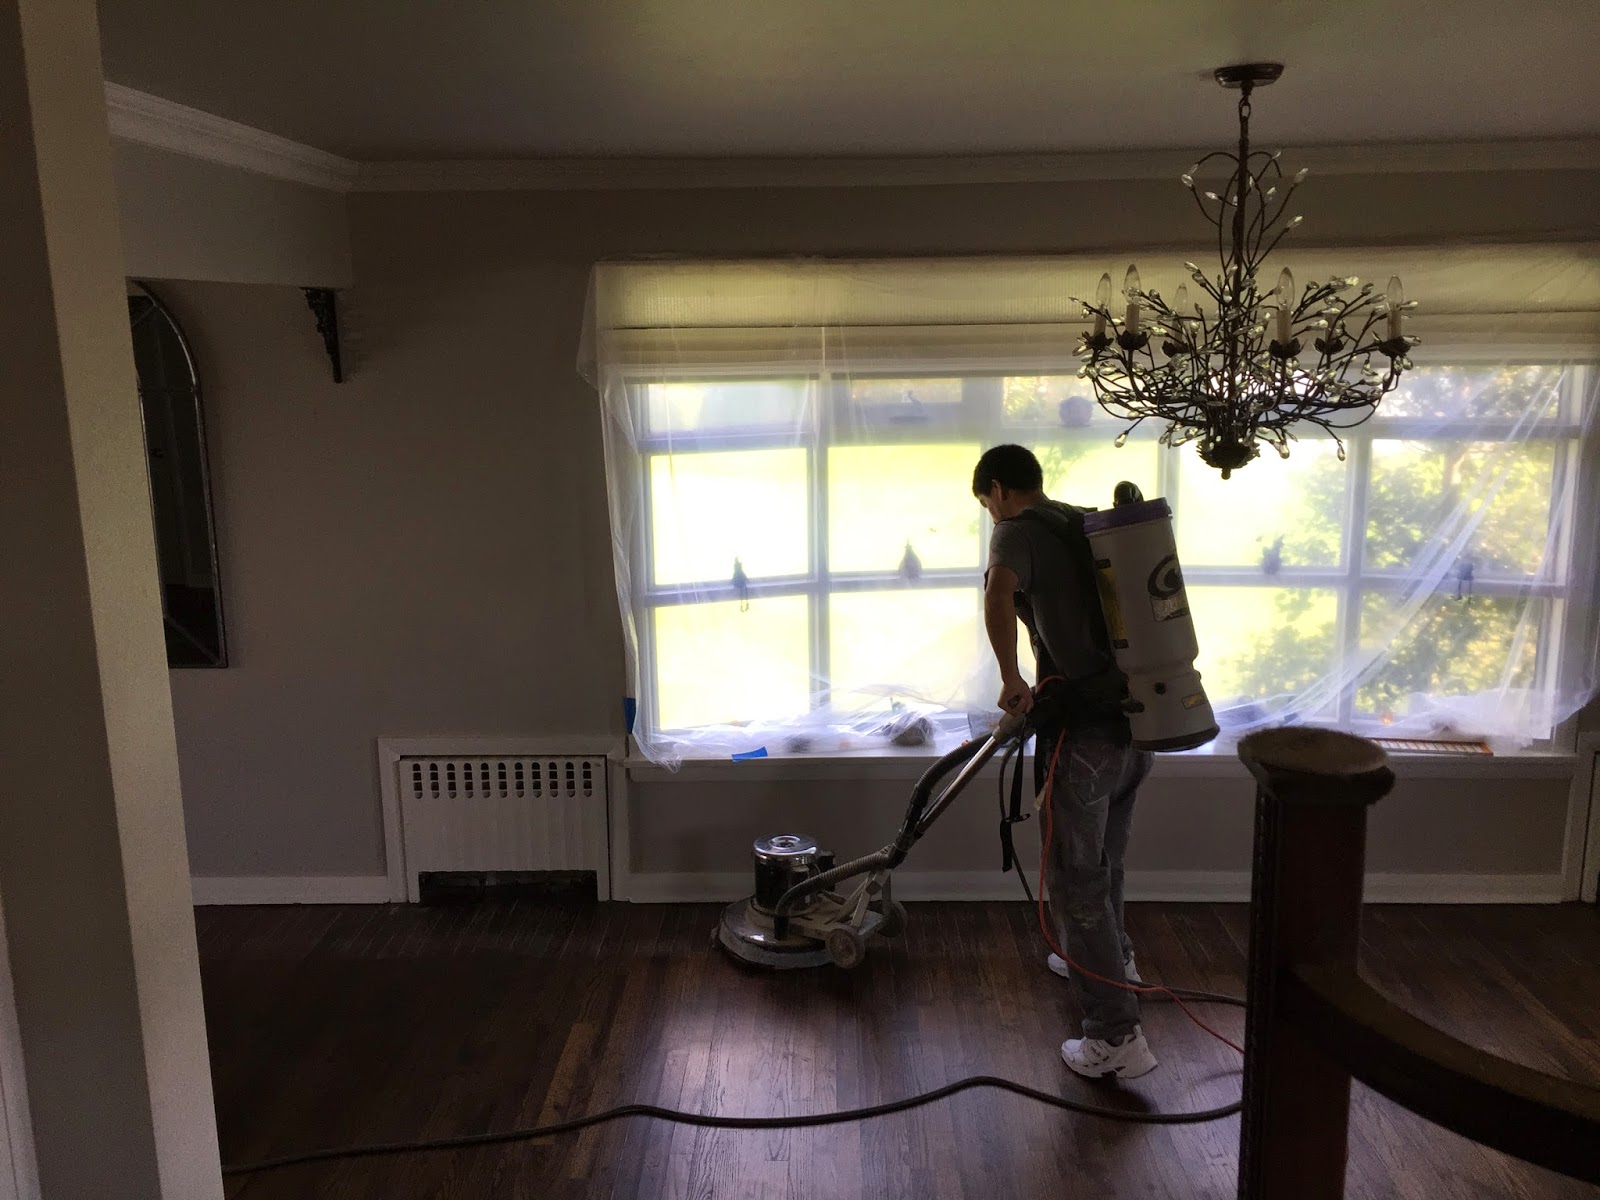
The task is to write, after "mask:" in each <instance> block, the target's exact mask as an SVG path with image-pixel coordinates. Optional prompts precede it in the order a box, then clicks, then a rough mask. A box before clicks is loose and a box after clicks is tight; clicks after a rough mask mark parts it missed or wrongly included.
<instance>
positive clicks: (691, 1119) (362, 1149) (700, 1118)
mask: <svg viewBox="0 0 1600 1200" xmlns="http://www.w3.org/2000/svg"><path fill="white" fill-rule="evenodd" d="M1173 992H1174V994H1176V995H1177V996H1178V997H1180V998H1182V999H1184V1000H1190V1001H1194V1002H1197V1003H1212V1004H1231V1005H1234V1006H1236V1007H1239V1008H1243V1007H1244V1001H1243V1000H1242V999H1240V998H1239V997H1238V996H1226V995H1223V994H1221V993H1219V992H1197V991H1189V990H1187V989H1184V988H1174V989H1173ZM1152 998H1154V997H1152ZM974 1088H995V1089H998V1090H1000V1091H1004V1092H1012V1093H1014V1094H1016V1095H1018V1096H1025V1097H1027V1098H1028V1099H1029V1100H1037V1101H1038V1102H1039V1103H1041V1104H1048V1105H1051V1106H1052V1107H1054V1108H1062V1109H1066V1110H1067V1111H1068V1112H1075V1113H1079V1114H1080V1115H1082V1116H1088V1117H1102V1118H1104V1119H1105V1120H1108V1121H1124V1122H1128V1123H1130V1124H1135V1125H1198V1124H1201V1123H1203V1122H1206V1121H1220V1120H1222V1119H1224V1118H1226V1117H1231V1116H1234V1115H1236V1114H1237V1113H1238V1112H1239V1110H1240V1109H1241V1108H1242V1107H1243V1102H1242V1101H1238V1100H1236V1101H1234V1102H1233V1103H1232V1104H1224V1105H1222V1106H1221V1107H1220V1108H1206V1109H1200V1110H1198V1111H1195V1112H1180V1113H1165V1112H1139V1111H1136V1110H1131V1109H1125V1108H1113V1107H1110V1106H1108V1105H1104V1104H1090V1103H1088V1102H1086V1101H1083V1100H1069V1099H1068V1098H1067V1097H1065V1096H1057V1095H1055V1094H1054V1093H1051V1092H1045V1091H1040V1090H1039V1089H1038V1088H1033V1087H1029V1086H1028V1085H1027V1084H1024V1083H1017V1082H1016V1081H1015V1080H1012V1079H1001V1078H1000V1077H999V1076H997V1075H969V1076H967V1078H965V1079H958V1080H956V1081H955V1082H954V1083H947V1084H945V1085H944V1086H943V1087H937V1088H933V1089H932V1090H930V1091H926V1092H919V1093H917V1094H916V1095H915V1096H907V1097H906V1098H904V1099H902V1100H889V1101H886V1102H885V1103H883V1104H869V1105H867V1106H865V1107H863V1108H846V1109H841V1110H839V1111H837V1112H824V1113H808V1114H806V1115H804V1116H797V1117H727V1116H719V1115H717V1114H714V1113H695V1112H683V1111H680V1110H678V1109H675V1108H662V1107H661V1106H659V1105H656V1104H622V1105H618V1106H617V1107H616V1108H608V1109H606V1110H605V1111H603V1112H597V1113H591V1114H589V1115H588V1116H584V1117H574V1118H572V1119H571V1120H570V1121H554V1122H551V1123H550V1124H548V1125H533V1126H529V1127H528V1128H525V1129H507V1130H502V1131H500V1132H497V1133H468V1134H461V1135H458V1136H456V1137H445V1138H432V1139H429V1140H426V1141H413V1142H380V1143H376V1144H373V1145H370V1146H337V1147H331V1148H329V1149H325V1150H307V1151H305V1152H303V1153H301V1154H286V1155H284V1156H283V1157H281V1158H269V1159H264V1160H262V1161H261V1162H254V1163H237V1164H235V1165H233V1166H225V1167H223V1168H222V1173H223V1174H224V1175H227V1176H235V1175H256V1174H260V1173H261V1172H263V1171H276V1170H280V1169H282V1168H284V1167H297V1166H303V1165H306V1164H308V1163H319V1162H332V1161H334V1160H336V1159H347V1158H378V1157H382V1156H387V1155H393V1154H417V1153H421V1152H423V1151H428V1150H465V1149H471V1148H473V1147H477V1146H499V1145H504V1144H506V1143H508V1142H527V1141H533V1140H535V1139H538V1138H547V1137H555V1136H557V1135H558V1134H563V1133H575V1132H577V1131H578V1130H580V1129H588V1128H589V1127H591V1126H593V1125H603V1124H605V1123H607V1122H609V1121H620V1120H622V1119H624V1118H626V1117H652V1118H654V1119H656V1120H658V1121H670V1122H672V1123H673V1124H676V1125H698V1126H701V1127H703V1128H707V1129H806V1128H811V1127H814V1126H818V1125H843V1124H846V1123H848V1122H851V1121H868V1120H871V1119H872V1118H874V1117H886V1116H889V1115H890V1114H891V1113H899V1112H905V1111H907V1110H908V1109H913V1108H920V1107H921V1106H922V1105H924V1104H932V1103H934V1102H935V1101H937V1100H944V1099H947V1098H949V1097H951V1096H954V1095H956V1094H958V1093H960V1092H966V1091H971V1090H972V1089H974Z"/></svg>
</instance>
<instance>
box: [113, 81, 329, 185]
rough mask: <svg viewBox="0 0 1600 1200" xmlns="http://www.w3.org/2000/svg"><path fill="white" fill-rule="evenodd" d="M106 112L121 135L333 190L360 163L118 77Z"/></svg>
mask: <svg viewBox="0 0 1600 1200" xmlns="http://www.w3.org/2000/svg"><path fill="white" fill-rule="evenodd" d="M106 114H107V116H108V118H109V120H110V125H111V136H112V137H116V138H121V139H122V140H123V141H126V142H137V143H139V144H140V145H144V146H154V147H156V148H157V149H160V150H171V151H173V152H175V153H178V154H184V155H187V156H189V157H190V158H198V159H201V160H203V161H205V162H213V163H217V164H219V165H221V166H226V167H236V168H238V169H239V170H241V171H250V172H252V173H254V174H257V175H267V176H271V177H272V178H274V179H284V180H288V181H289V182H291V183H304V184H310V185H311V186H312V187H319V188H326V189H328V190H329V191H335V192H347V191H349V190H350V187H351V184H353V183H354V182H355V179H356V174H357V171H358V170H359V167H360V164H359V163H357V162H355V161H354V160H352V159H348V158H341V157H340V156H339V155H337V154H329V153H328V152H327V151H326V150H318V149H317V148H316V147H314V146H307V145H304V144H302V143H300V142H294V141H290V140H289V139H288V138H284V137H279V136H278V135H277V134H275V133H267V132H266V131H265V130H262V129H256V128H254V127H252V126H250V125H241V124H239V122H237V121H230V120H228V119H226V118H225V117H217V116H213V115H212V114H211V113H208V112H202V111H201V110H200V109H198V108H190V107H189V106H188V105H185V104H175V103H174V102H173V101H171V100H163V99H161V97H159V96H152V95H150V94H149V93H148V92H140V91H136V90H134V89H133V88H129V87H123V86H122V85H121V84H117V83H107V84H106Z"/></svg>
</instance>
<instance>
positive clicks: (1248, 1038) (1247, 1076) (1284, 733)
mask: <svg viewBox="0 0 1600 1200" xmlns="http://www.w3.org/2000/svg"><path fill="white" fill-rule="evenodd" d="M1239 757H1240V759H1241V760H1243V762H1244V764H1245V766H1246V767H1248V768H1249V770H1250V773H1251V774H1252V775H1254V776H1255V778H1256V783H1257V787H1256V832H1255V837H1256V842H1255V862H1254V873H1253V878H1252V885H1251V911H1250V978H1249V1014H1248V1016H1247V1018H1246V1026H1245V1050H1246V1054H1245V1071H1244V1114H1243V1120H1242V1121H1241V1123H1240V1131H1239V1196H1240V1197H1241V1200H1337V1198H1339V1197H1342V1196H1343V1195H1344V1176H1345V1165H1346V1158H1347V1155H1348V1152H1349V1144H1348V1131H1349V1118H1350V1080H1351V1079H1352V1078H1355V1079H1359V1080H1361V1081H1362V1082H1363V1083H1365V1084H1367V1085H1368V1086H1369V1087H1371V1088H1373V1089H1375V1090H1376V1091H1378V1092H1380V1093H1381V1094H1383V1095H1385V1096H1387V1097H1389V1098H1390V1099H1391V1100H1394V1101H1396V1102H1397V1103H1399V1104H1401V1105H1404V1106H1405V1107H1406V1108H1408V1109H1410V1110H1412V1111H1413V1112H1415V1113H1417V1114H1419V1115H1420V1116H1422V1117H1424V1118H1426V1119H1427V1120H1430V1121H1433V1122H1434V1123H1435V1124H1438V1125H1442V1126H1444V1127H1445V1128H1447V1129H1451V1130H1454V1131H1455V1132H1456V1133H1459V1134H1463V1135H1465V1136H1466V1137H1469V1138H1472V1139H1473V1140H1475V1141H1478V1142H1481V1143H1483V1144H1484V1145H1486V1146H1491V1147H1493V1148H1495V1149H1497V1150H1502V1151H1505V1152H1506V1153H1508V1154H1512V1155H1515V1156H1517V1157H1518V1158H1522V1159H1526V1160H1527V1161H1529V1162H1532V1163H1536V1164H1538V1165H1539V1166H1542V1167H1547V1168H1549V1169H1551V1170H1555V1171H1560V1172H1562V1173H1564V1174H1567V1175H1571V1176H1574V1177H1576V1178H1579V1179H1584V1180H1588V1181H1589V1182H1592V1183H1600V1088H1593V1087H1587V1086H1584V1085H1582V1084H1576V1083H1572V1082H1571V1081H1569V1080H1565V1079H1558V1078H1556V1077H1555V1076H1552V1075H1546V1074H1544V1073H1543V1072H1540V1071H1536V1070H1534V1069H1533V1068H1531V1067H1525V1066H1520V1065H1518V1064H1516V1063H1510V1062H1506V1061H1505V1060H1503V1059H1500V1058H1497V1057H1495V1056H1494V1055H1492V1054H1486V1053H1484V1052H1482V1051H1480V1050H1477V1049H1475V1048H1474V1047H1472V1046H1469V1045H1466V1044H1465V1043H1463V1042H1460V1041H1457V1040H1456V1039H1455V1038H1452V1037H1450V1036H1449V1035H1447V1034H1445V1033H1443V1032H1441V1031H1440V1030H1438V1029H1435V1028H1433V1027H1432V1026H1431V1025H1429V1024H1428V1023H1427V1022H1426V1021H1423V1020H1421V1019H1420V1018H1418V1017H1416V1016H1414V1015H1413V1014H1411V1013H1408V1012H1406V1011H1405V1010H1404V1009H1403V1008H1401V1007H1400V1006H1399V1005H1397V1004H1395V1003H1394V1002H1393V1001H1391V1000H1389V999H1388V998H1386V997H1385V996H1383V995H1382V994H1381V993H1379V992H1378V991H1377V990H1376V989H1375V988H1373V987H1372V986H1371V985H1370V984H1368V983H1367V982H1366V981H1365V980H1363V979H1362V978H1361V977H1360V975H1359V974H1358V970H1357V965H1358V958H1359V949H1360V939H1361V900H1362V897H1361V890H1362V882H1363V877H1364V873H1365V860H1366V833H1367V809H1368V808H1369V807H1370V806H1371V805H1373V804H1375V803H1376V802H1377V801H1378V800H1380V799H1381V798H1382V797H1383V796H1384V795H1386V794H1387V793H1388V791H1389V789H1390V788H1391V787H1393V786H1394V775H1393V773H1392V772H1391V771H1390V770H1389V766H1388V760H1387V758H1386V756H1385V755H1384V753H1383V751H1382V750H1381V749H1380V748H1379V747H1377V746H1375V745H1373V744H1372V743H1371V742H1368V741H1365V740H1363V739H1361V738H1357V737H1352V736H1350V735H1349V734H1341V733H1335V732H1333V731H1331V730H1318V729H1305V728H1299V729H1292V728H1291V729H1269V730H1263V731H1262V732H1260V733H1256V734H1252V735H1250V736H1249V737H1247V738H1245V739H1244V741H1243V742H1241V743H1240V745H1239Z"/></svg>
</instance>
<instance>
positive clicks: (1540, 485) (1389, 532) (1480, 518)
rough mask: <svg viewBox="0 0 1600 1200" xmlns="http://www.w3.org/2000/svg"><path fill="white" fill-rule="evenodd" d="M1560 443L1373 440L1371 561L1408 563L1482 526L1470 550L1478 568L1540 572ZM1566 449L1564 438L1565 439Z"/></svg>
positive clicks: (1369, 521)
mask: <svg viewBox="0 0 1600 1200" xmlns="http://www.w3.org/2000/svg"><path fill="white" fill-rule="evenodd" d="M1557 446H1558V443H1555V442H1522V443H1514V442H1442V441H1441V442H1401V441H1392V440H1387V439H1379V440H1377V441H1374V442H1373V443H1372V484H1371V488H1370V490H1369V492H1368V500H1367V512H1368V514H1369V515H1368V518H1367V565H1368V566H1371V567H1377V568H1389V569H1396V568H1398V569H1402V570H1403V569H1406V568H1409V567H1411V566H1413V565H1415V564H1417V563H1418V562H1420V561H1422V560H1423V559H1424V558H1425V557H1432V554H1431V551H1433V550H1436V549H1438V548H1439V547H1438V542H1439V540H1440V539H1447V540H1453V539H1454V538H1455V537H1456V536H1457V535H1458V534H1459V533H1460V532H1461V531H1463V530H1464V529H1465V528H1466V527H1467V525H1468V524H1469V523H1473V522H1477V528H1476V530H1475V531H1474V532H1473V533H1472V535H1471V540H1470V542H1469V543H1468V545H1467V548H1466V550H1464V551H1463V554H1462V558H1463V560H1470V561H1471V562H1472V563H1473V567H1474V570H1475V572H1477V573H1479V574H1514V575H1523V574H1534V573H1537V572H1538V570H1539V566H1540V564H1541V562H1542V561H1543V559H1544V551H1545V542H1546V539H1547V538H1548V536H1549V529H1550V496H1551V494H1552V490H1553V483H1554V472H1555V456H1556V451H1557ZM1560 447H1561V449H1562V450H1565V444H1564V443H1562V444H1560Z"/></svg>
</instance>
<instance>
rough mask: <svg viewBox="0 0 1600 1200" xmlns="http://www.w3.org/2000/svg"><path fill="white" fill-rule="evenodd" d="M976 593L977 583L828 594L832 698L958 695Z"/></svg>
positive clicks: (872, 701)
mask: <svg viewBox="0 0 1600 1200" xmlns="http://www.w3.org/2000/svg"><path fill="white" fill-rule="evenodd" d="M980 599H981V593H980V592H979V591H978V589H977V588H975V587H969V588H940V589H937V590H933V589H914V590H913V589H906V590H900V591H892V592H840V593H836V594H835V595H833V596H830V597H829V599H828V638H829V654H830V658H831V665H830V673H831V683H832V685H833V688H834V693H835V703H837V704H839V705H840V706H841V707H845V708H853V707H855V706H857V705H861V706H863V707H885V708H886V707H888V705H889V701H890V698H891V697H894V696H898V697H899V698H901V699H921V700H930V701H934V702H936V703H941V704H942V703H946V702H948V701H951V700H954V699H957V698H958V697H959V695H960V692H961V689H962V685H963V684H964V683H965V682H966V679H967V675H968V673H969V672H970V671H971V670H972V669H973V666H974V664H975V662H977V661H978V659H977V653H978V650H979V649H980V639H981V638H982V628H981V624H980V621H979V611H980V609H979V602H980ZM1026 653H1027V651H1026V649H1024V650H1023V654H1024V655H1026Z"/></svg>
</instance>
